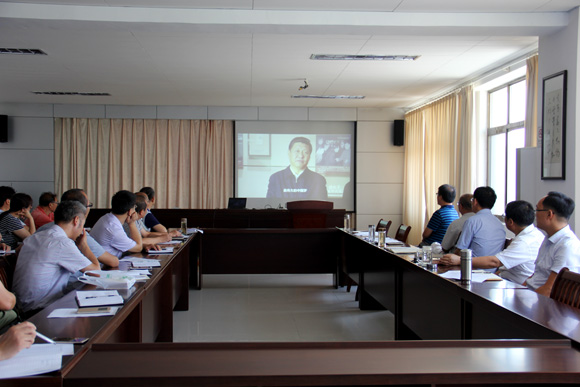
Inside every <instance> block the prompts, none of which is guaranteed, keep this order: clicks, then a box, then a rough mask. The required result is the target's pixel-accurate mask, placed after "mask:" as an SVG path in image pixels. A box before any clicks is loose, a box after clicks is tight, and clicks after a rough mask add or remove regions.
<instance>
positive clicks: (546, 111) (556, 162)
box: [542, 70, 568, 180]
mask: <svg viewBox="0 0 580 387" xmlns="http://www.w3.org/2000/svg"><path fill="white" fill-rule="evenodd" d="M567 74H568V72H567V71H566V70H564V71H562V72H559V73H556V74H552V75H550V76H547V77H545V78H544V80H543V88H542V89H543V94H542V180H565V179H566V78H567Z"/></svg>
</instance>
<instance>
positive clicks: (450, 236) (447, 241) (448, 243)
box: [441, 194, 475, 253]
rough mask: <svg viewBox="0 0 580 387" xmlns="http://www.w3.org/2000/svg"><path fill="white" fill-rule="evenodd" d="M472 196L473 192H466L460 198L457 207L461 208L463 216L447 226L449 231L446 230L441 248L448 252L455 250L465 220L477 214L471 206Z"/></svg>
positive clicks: (460, 211)
mask: <svg viewBox="0 0 580 387" xmlns="http://www.w3.org/2000/svg"><path fill="white" fill-rule="evenodd" d="M472 197H473V195H472V194H464V195H461V197H460V198H459V202H458V203H457V209H458V210H459V213H460V214H461V217H460V218H459V219H455V220H454V221H453V222H451V224H450V225H449V227H447V231H446V232H445V236H444V237H443V241H442V242H441V248H443V251H445V252H446V253H448V252H450V251H455V244H456V243H457V240H458V239H459V235H461V230H463V225H464V224H465V221H466V220H467V219H469V218H471V217H472V216H473V215H475V213H474V212H473V209H472V208H471V198H472Z"/></svg>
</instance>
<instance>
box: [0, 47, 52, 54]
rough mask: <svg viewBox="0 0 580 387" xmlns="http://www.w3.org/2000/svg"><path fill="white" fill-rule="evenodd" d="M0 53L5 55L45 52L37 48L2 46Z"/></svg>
mask: <svg viewBox="0 0 580 387" xmlns="http://www.w3.org/2000/svg"><path fill="white" fill-rule="evenodd" d="M0 54H6V55H46V52H44V51H42V50H40V49H38V48H3V47H0Z"/></svg>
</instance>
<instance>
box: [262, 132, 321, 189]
mask: <svg viewBox="0 0 580 387" xmlns="http://www.w3.org/2000/svg"><path fill="white" fill-rule="evenodd" d="M311 154H312V144H311V143H310V140H309V139H307V138H306V137H296V138H294V139H292V141H290V145H289V146H288V159H289V160H290V165H289V166H288V167H287V168H286V169H283V170H281V171H279V172H276V173H274V174H273V175H272V176H270V181H269V183H268V193H267V194H266V197H268V198H286V199H315V200H326V199H328V192H327V190H326V179H325V178H324V176H322V175H321V174H319V173H316V172H313V171H311V170H310V169H308V162H309V161H310V155H311Z"/></svg>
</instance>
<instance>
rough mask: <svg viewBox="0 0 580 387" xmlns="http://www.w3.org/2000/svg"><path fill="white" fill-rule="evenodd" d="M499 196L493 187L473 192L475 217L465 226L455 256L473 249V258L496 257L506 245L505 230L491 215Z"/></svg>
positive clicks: (468, 220) (481, 188) (477, 189)
mask: <svg viewBox="0 0 580 387" xmlns="http://www.w3.org/2000/svg"><path fill="white" fill-rule="evenodd" d="M496 199H497V195H496V194H495V191H494V190H493V188H491V187H478V188H476V189H475V191H474V192H473V199H472V208H473V212H475V215H473V216H472V217H471V218H469V219H467V221H466V222H465V224H464V225H463V230H462V231H461V236H460V237H459V240H458V241H457V245H456V247H457V249H456V250H455V254H459V253H460V251H461V250H462V249H471V252H472V253H471V254H472V257H484V256H491V255H496V254H497V253H499V252H500V251H502V250H503V246H504V245H505V228H504V226H503V224H502V223H501V222H500V221H499V220H498V219H497V218H496V217H495V216H494V215H493V214H492V213H491V209H492V208H493V205H494V204H495V201H496Z"/></svg>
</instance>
